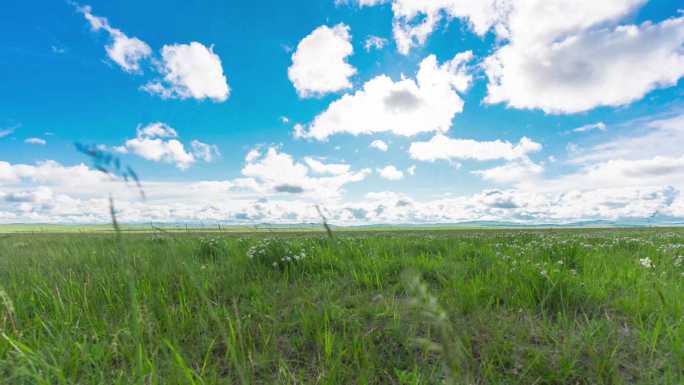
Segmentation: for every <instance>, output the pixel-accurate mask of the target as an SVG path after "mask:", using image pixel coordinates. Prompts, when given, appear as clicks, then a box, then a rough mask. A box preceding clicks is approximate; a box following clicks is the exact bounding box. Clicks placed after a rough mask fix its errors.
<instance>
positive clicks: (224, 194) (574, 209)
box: [0, 149, 684, 224]
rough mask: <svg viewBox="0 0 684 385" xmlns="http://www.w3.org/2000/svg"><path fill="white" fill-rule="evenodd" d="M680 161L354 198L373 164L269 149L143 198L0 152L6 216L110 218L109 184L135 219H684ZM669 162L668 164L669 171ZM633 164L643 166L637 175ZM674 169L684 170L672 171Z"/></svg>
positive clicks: (156, 185)
mask: <svg viewBox="0 0 684 385" xmlns="http://www.w3.org/2000/svg"><path fill="white" fill-rule="evenodd" d="M682 162H684V159H681V158H680V159H670V160H657V161H654V162H653V163H648V162H643V163H640V164H636V163H629V164H628V163H623V164H621V165H620V166H619V167H618V166H615V167H614V168H613V171H615V170H618V169H619V170H622V171H620V173H621V174H619V175H618V176H616V177H615V178H617V177H620V176H624V175H627V176H628V177H629V178H633V179H632V181H638V180H639V178H643V177H644V176H645V175H646V176H648V175H654V174H655V175H658V174H659V175H661V176H662V177H663V179H661V181H665V180H666V181H668V182H671V183H674V185H672V184H666V185H661V186H648V185H642V184H640V183H639V182H637V184H634V185H632V186H629V187H607V188H606V187H603V186H601V185H598V186H592V185H591V184H584V185H578V184H574V185H565V186H562V189H556V188H558V187H560V185H556V186H554V189H550V190H543V189H542V190H539V189H527V188H516V189H508V190H497V189H489V190H484V191H481V192H478V193H475V194H471V195H463V196H443V197H437V198H425V199H421V200H416V199H412V198H411V197H409V196H406V195H405V194H400V193H395V192H391V191H385V192H372V193H368V194H366V196H365V197H364V199H357V200H354V201H351V202H350V201H343V200H339V199H332V200H331V199H328V198H327V197H326V194H325V193H326V192H332V193H334V194H333V195H332V196H334V197H339V194H340V188H341V187H343V186H344V185H345V184H346V183H352V182H354V181H360V180H362V179H363V178H364V177H365V176H366V175H368V174H367V172H368V171H367V170H362V171H361V172H359V173H350V174H348V175H344V177H343V178H342V177H332V178H314V177H312V176H310V175H309V174H308V173H307V172H306V169H307V167H306V166H305V165H302V164H301V163H297V162H295V161H294V160H293V159H292V158H291V157H290V156H289V155H287V154H283V153H280V152H278V151H277V150H275V149H268V150H267V151H266V152H265V153H264V154H263V156H261V157H260V158H257V159H254V160H253V162H252V165H253V166H250V167H247V166H248V165H246V167H245V170H244V173H245V174H249V175H251V176H247V175H245V177H244V178H237V179H233V180H205V181H198V182H158V181H154V180H143V184H144V188H145V190H146V193H147V196H148V200H147V201H145V202H140V200H139V197H138V195H137V192H136V191H135V189H131V188H128V187H126V185H125V184H123V183H122V182H121V181H120V180H117V179H113V178H111V177H109V176H107V175H105V174H103V173H101V172H99V171H95V170H92V169H89V168H88V167H86V166H85V165H82V164H81V165H76V166H63V165H61V164H59V163H57V162H53V161H48V162H42V163H38V164H36V165H27V164H10V163H8V162H2V161H0V181H2V184H0V222H1V223H17V222H35V223H93V222H100V223H101V222H104V223H106V222H108V221H109V208H108V202H107V199H106V197H107V195H108V194H109V193H112V194H114V196H115V199H116V206H117V211H118V218H119V219H120V221H122V222H138V223H149V222H151V221H152V222H169V223H174V222H175V223H177V222H188V221H189V222H200V221H202V222H205V223H207V222H213V221H220V222H223V223H225V222H229V223H258V222H271V223H307V222H308V223H310V222H317V221H318V220H319V218H318V214H317V213H316V210H315V208H314V206H313V205H314V203H321V202H323V203H325V206H326V210H327V212H328V213H329V216H328V217H329V220H330V221H331V222H332V223H335V224H367V223H449V222H459V221H472V220H499V221H514V222H520V223H563V222H570V221H579V220H595V219H619V218H648V217H650V216H651V215H653V214H654V213H658V214H660V215H664V216H671V217H675V218H684V199H683V197H682V195H681V193H680V192H681V191H682V184H681V182H682V180H683V178H682V175H681V174H682V173H681V172H679V171H674V170H676V169H681V168H682ZM662 165H666V166H668V167H669V168H670V169H669V170H665V172H664V173H663V170H662V169H661V167H660V166H662ZM302 167H303V168H302ZM633 170H637V172H634V173H633V175H631V174H630V173H632V172H633ZM605 172H607V171H605ZM673 175H678V176H677V177H676V178H672V176H673ZM667 176H669V177H670V178H669V179H668V178H667ZM649 178H650V177H649ZM652 181H653V180H652ZM288 182H293V183H288ZM543 182H544V183H543V184H545V183H546V181H543ZM580 182H584V183H586V182H587V181H586V180H585V181H580ZM677 183H679V184H677ZM572 186H574V187H572ZM276 187H280V191H281V192H278V189H276ZM578 187H580V188H578ZM286 191H290V192H289V193H287V192H286ZM300 191H301V193H299V192H300Z"/></svg>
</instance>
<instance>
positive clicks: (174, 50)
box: [142, 41, 230, 102]
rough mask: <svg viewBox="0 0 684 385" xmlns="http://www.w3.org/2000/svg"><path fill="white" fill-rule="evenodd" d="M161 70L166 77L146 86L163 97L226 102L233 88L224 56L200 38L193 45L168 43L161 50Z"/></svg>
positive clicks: (146, 88) (147, 89)
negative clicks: (230, 84)
mask: <svg viewBox="0 0 684 385" xmlns="http://www.w3.org/2000/svg"><path fill="white" fill-rule="evenodd" d="M161 55H162V62H161V63H159V72H160V73H161V74H162V75H163V76H164V78H163V79H162V80H155V81H152V82H149V83H147V84H146V85H145V86H143V87H142V88H143V89H144V90H145V91H147V92H149V93H152V94H157V95H159V96H161V97H162V98H163V99H168V98H178V99H188V98H194V99H197V100H202V99H205V98H206V99H211V100H213V101H215V102H223V101H225V100H226V99H228V96H229V94H230V87H228V83H227V80H226V76H225V75H224V74H223V67H222V66H221V58H219V56H218V55H217V54H215V53H214V50H213V47H209V48H207V47H205V46H204V45H203V44H201V43H198V42H196V41H193V42H191V43H190V44H171V45H165V46H164V47H162V50H161Z"/></svg>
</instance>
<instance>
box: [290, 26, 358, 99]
mask: <svg viewBox="0 0 684 385" xmlns="http://www.w3.org/2000/svg"><path fill="white" fill-rule="evenodd" d="M350 40H351V35H350V34H349V27H348V26H347V25H345V24H338V25H336V26H334V27H332V28H330V27H328V26H325V25H323V26H320V27H318V28H316V29H315V30H314V31H313V32H311V33H310V34H309V35H308V36H306V37H305V38H304V39H302V41H300V42H299V44H298V45H297V50H296V51H295V53H294V54H293V55H292V65H291V66H290V68H289V69H288V77H289V78H290V81H291V82H292V84H293V85H294V87H295V88H296V89H297V93H298V94H299V96H300V97H311V96H320V95H324V94H327V93H330V92H336V91H340V90H343V89H346V88H351V86H352V85H351V82H350V81H349V78H351V77H352V76H353V75H354V74H356V69H355V68H354V67H352V66H351V65H350V64H349V63H347V61H346V60H347V57H348V56H349V55H351V54H352V53H353V52H354V48H353V46H352V44H351V42H350Z"/></svg>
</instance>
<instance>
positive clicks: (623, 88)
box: [392, 0, 684, 114]
mask: <svg viewBox="0 0 684 385" xmlns="http://www.w3.org/2000/svg"><path fill="white" fill-rule="evenodd" d="M645 3H646V0H605V1H600V2H596V1H590V0H582V1H574V2H573V1H566V0H520V1H505V0H504V1H501V0H484V1H468V0H434V1H422V0H393V1H392V11H393V14H394V22H393V30H394V37H395V41H396V43H397V47H398V49H399V51H400V52H401V53H404V54H406V53H408V52H409V50H410V49H411V48H412V47H415V46H419V45H422V44H424V43H425V41H426V39H427V37H428V36H429V35H430V34H431V33H432V32H433V31H434V29H435V28H436V27H437V26H438V25H439V23H440V21H441V20H443V19H444V18H445V17H446V18H447V19H450V18H460V19H461V20H463V21H465V22H466V23H468V25H469V27H470V29H471V30H472V31H473V32H475V33H476V34H477V35H480V36H483V35H484V34H485V33H487V32H488V31H493V32H494V34H495V35H496V37H497V39H498V40H499V41H500V43H499V44H498V45H497V47H498V48H497V49H496V51H495V52H494V53H493V54H492V55H491V56H489V57H487V58H486V59H485V61H484V63H483V69H484V70H485V73H486V75H487V78H488V86H487V89H488V94H487V97H486V98H485V101H486V102H487V103H506V104H507V105H508V106H509V107H513V108H520V109H541V110H543V111H545V112H547V113H559V114H560V113H576V112H581V111H587V110H590V109H593V108H595V107H598V106H620V105H624V104H628V103H630V102H633V101H635V100H639V99H641V98H643V97H644V95H646V93H648V92H649V91H652V90H654V89H657V88H663V87H671V86H674V85H676V84H677V81H678V80H679V79H680V78H682V76H684V53H683V52H682V50H681V46H682V44H684V17H681V16H680V17H674V18H670V19H667V20H664V21H661V22H658V23H652V22H650V21H647V22H644V23H642V24H641V25H621V24H620V23H621V21H622V20H623V19H625V18H626V17H627V16H628V15H630V14H631V13H633V12H635V11H636V10H637V9H638V8H639V7H641V6H642V5H643V4H645ZM626 78H628V79H629V81H625V79H626Z"/></svg>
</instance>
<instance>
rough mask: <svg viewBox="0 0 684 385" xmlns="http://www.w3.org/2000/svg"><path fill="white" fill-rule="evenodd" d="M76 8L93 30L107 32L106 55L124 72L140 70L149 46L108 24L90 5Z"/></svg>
mask: <svg viewBox="0 0 684 385" xmlns="http://www.w3.org/2000/svg"><path fill="white" fill-rule="evenodd" d="M77 9H78V11H79V12H81V13H82V14H83V16H84V17H85V18H86V20H87V21H88V22H89V23H90V27H91V28H92V30H93V31H99V30H101V29H104V30H105V31H107V33H109V36H110V38H111V39H112V41H111V43H110V44H109V45H107V46H106V47H105V49H106V51H107V56H109V58H110V59H112V61H114V62H115V63H116V64H118V65H119V66H120V67H121V68H122V69H123V70H124V71H126V72H140V62H141V61H142V60H144V59H146V58H149V57H150V56H151V55H152V49H151V48H150V46H149V45H147V43H145V42H144V41H142V40H140V39H138V38H135V37H132V38H131V37H128V36H126V34H124V33H123V32H121V30H119V29H116V28H114V27H112V26H111V25H109V21H108V20H107V19H106V18H104V17H99V16H95V15H93V14H92V9H91V7H90V6H87V5H86V6H83V7H78V8H77ZM53 51H54V49H53Z"/></svg>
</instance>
